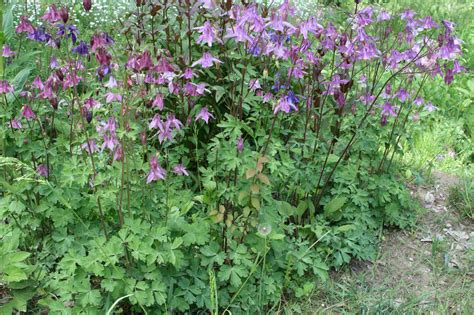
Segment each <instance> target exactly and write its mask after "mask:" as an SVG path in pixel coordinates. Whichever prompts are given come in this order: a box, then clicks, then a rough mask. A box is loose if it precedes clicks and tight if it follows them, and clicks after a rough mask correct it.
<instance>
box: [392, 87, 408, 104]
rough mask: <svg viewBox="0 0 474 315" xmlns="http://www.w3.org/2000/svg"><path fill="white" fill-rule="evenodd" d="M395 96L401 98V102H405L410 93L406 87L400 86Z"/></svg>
mask: <svg viewBox="0 0 474 315" xmlns="http://www.w3.org/2000/svg"><path fill="white" fill-rule="evenodd" d="M395 96H396V97H397V98H398V99H399V100H400V102H405V101H406V100H407V99H408V98H409V97H410V94H408V92H407V91H406V90H405V89H404V88H400V89H399V90H398V91H397V93H395Z"/></svg>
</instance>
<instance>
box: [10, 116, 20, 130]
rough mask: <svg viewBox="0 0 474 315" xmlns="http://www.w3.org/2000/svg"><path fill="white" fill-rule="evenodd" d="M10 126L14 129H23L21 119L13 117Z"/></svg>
mask: <svg viewBox="0 0 474 315" xmlns="http://www.w3.org/2000/svg"><path fill="white" fill-rule="evenodd" d="M8 127H9V128H13V129H21V128H23V126H22V125H21V121H19V120H17V119H16V118H13V119H12V120H11V121H9V122H8Z"/></svg>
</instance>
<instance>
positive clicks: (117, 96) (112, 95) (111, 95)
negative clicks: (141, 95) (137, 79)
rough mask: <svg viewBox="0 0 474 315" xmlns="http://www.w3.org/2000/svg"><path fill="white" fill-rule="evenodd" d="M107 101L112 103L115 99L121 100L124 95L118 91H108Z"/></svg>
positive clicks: (106, 94)
mask: <svg viewBox="0 0 474 315" xmlns="http://www.w3.org/2000/svg"><path fill="white" fill-rule="evenodd" d="M105 101H106V102H107V103H112V102H113V101H117V102H121V101H122V95H120V94H118V93H112V92H107V93H105Z"/></svg>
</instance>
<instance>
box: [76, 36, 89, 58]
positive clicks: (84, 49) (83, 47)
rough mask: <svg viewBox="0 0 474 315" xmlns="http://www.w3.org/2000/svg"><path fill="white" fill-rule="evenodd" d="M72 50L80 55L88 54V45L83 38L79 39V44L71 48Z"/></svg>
mask: <svg viewBox="0 0 474 315" xmlns="http://www.w3.org/2000/svg"><path fill="white" fill-rule="evenodd" d="M72 52H74V53H76V54H79V55H81V56H87V55H88V54H89V46H88V45H87V44H86V43H85V42H84V41H83V40H81V41H80V42H79V45H77V46H76V47H74V48H73V49H72Z"/></svg>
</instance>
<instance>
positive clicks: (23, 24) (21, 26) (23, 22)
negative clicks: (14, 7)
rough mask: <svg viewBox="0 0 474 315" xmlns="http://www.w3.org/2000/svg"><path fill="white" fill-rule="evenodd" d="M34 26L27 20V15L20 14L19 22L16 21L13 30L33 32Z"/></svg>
mask: <svg viewBox="0 0 474 315" xmlns="http://www.w3.org/2000/svg"><path fill="white" fill-rule="evenodd" d="M34 31H35V28H34V27H33V25H31V22H30V21H29V20H28V17H26V16H24V15H22V16H20V23H18V25H17V27H16V28H15V32H17V33H28V34H29V33H33V32H34Z"/></svg>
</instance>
